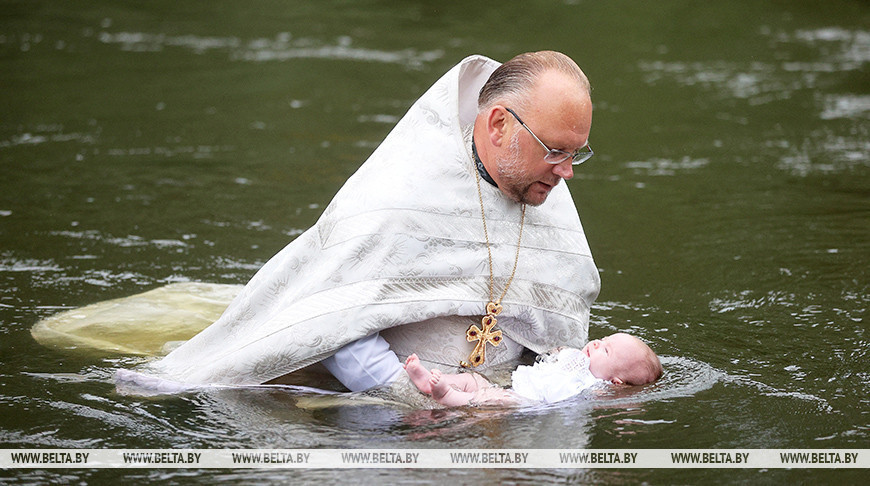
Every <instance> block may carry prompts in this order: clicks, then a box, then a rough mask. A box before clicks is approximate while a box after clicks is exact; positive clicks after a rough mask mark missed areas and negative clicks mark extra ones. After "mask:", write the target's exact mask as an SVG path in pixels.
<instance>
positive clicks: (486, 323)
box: [459, 149, 526, 368]
mask: <svg viewBox="0 0 870 486" xmlns="http://www.w3.org/2000/svg"><path fill="white" fill-rule="evenodd" d="M472 151H473V149H472ZM471 162H472V164H476V162H475V157H474V154H472V160H471ZM472 169H473V170H474V176H475V180H476V181H477V197H478V199H479V200H480V217H481V219H482V220H483V236H484V237H485V238H486V253H487V256H488V257H489V302H488V303H487V304H486V315H485V316H483V319H481V320H480V324H481V325H482V326H483V329H480V328H478V327H477V325H476V324H472V325H471V326H470V327H469V328H468V330H467V331H465V339H466V340H467V341H468V342H474V341H477V344H476V345H475V346H474V349H473V350H472V351H471V354H470V355H468V361H460V362H459V365H460V366H462V367H463V368H469V367H477V366H479V365H481V364H483V362H484V361H486V343H489V344H492V345H493V346H498V345H499V344H501V340H502V335H501V330H498V329H497V330H493V329H494V328H495V326H496V324H498V320H497V319H496V317H495V316H497V315H499V314H500V313H501V310H502V306H501V300H502V299H503V298H504V296H505V294H507V291H508V288H510V286H511V283H512V282H513V281H514V275H516V273H517V264H518V263H519V262H520V243H521V242H522V240H523V226H524V225H525V222H526V205H525V204H523V206H522V213H521V216H520V236H519V238H518V239H517V254H516V256H515V257H514V268H513V270H511V276H510V278H509V279H508V281H507V283H506V284H505V286H504V290H503V291H502V293H501V295H500V296H499V297H498V299H493V294H494V287H495V277H494V276H493V271H492V248H491V246H490V244H489V231H487V229H486V212H485V211H484V208H483V191H482V190H481V189H480V173H479V172H478V170H477V167H472Z"/></svg>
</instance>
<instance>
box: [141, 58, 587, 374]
mask: <svg viewBox="0 0 870 486" xmlns="http://www.w3.org/2000/svg"><path fill="white" fill-rule="evenodd" d="M591 123H592V101H591V97H590V87H589V82H588V80H587V78H586V76H585V75H584V74H583V72H582V71H581V70H580V68H579V67H577V65H576V64H575V63H574V61H572V60H571V59H570V58H569V57H567V56H565V55H564V54H561V53H557V52H552V51H542V52H534V53H526V54H521V55H519V56H517V57H515V58H513V59H511V60H510V61H508V62H506V63H504V64H501V65H500V64H499V63H497V62H495V61H493V60H491V59H488V58H485V57H482V56H471V57H468V58H466V59H464V60H463V61H462V62H460V63H459V64H458V65H456V66H455V67H453V68H452V69H451V70H450V71H448V72H447V73H446V74H445V75H444V76H442V77H441V79H439V80H438V81H437V82H436V83H435V84H434V85H433V86H432V87H431V88H430V89H429V90H428V91H426V93H425V94H423V96H422V97H421V98H420V99H418V100H417V101H416V102H415V103H414V105H413V106H412V107H411V108H410V109H409V110H408V112H407V113H406V114H405V116H404V117H402V119H401V120H400V121H399V122H398V124H397V125H396V127H395V128H394V129H393V130H392V131H391V132H390V134H389V135H388V136H387V138H386V139H385V140H384V141H383V143H382V144H381V145H380V146H379V147H378V148H377V150H375V151H374V153H372V155H371V156H370V157H369V159H368V160H367V161H366V162H365V163H364V164H363V165H362V166H361V167H360V168H359V170H358V171H357V172H356V173H355V174H354V175H353V176H351V177H350V178H349V179H348V181H347V182H346V183H345V185H344V186H343V187H342V188H341V190H340V191H339V192H338V193H337V194H336V196H335V198H334V199H333V201H332V202H331V203H330V204H329V206H328V207H327V208H326V210H325V211H324V213H323V215H322V216H321V217H320V219H319V220H318V221H317V223H316V224H315V225H314V226H313V227H311V228H310V229H309V230H308V231H306V232H305V233H303V234H302V235H300V236H299V237H298V238H297V239H296V240H294V241H293V242H291V243H290V244H289V245H287V246H286V247H285V248H284V249H283V250H281V251H280V252H279V253H278V254H276V255H275V256H274V257H272V259H270V260H269V261H268V262H267V263H266V264H265V265H264V266H263V268H262V269H260V270H259V271H258V272H257V273H256V275H254V277H253V278H252V279H251V281H250V282H248V284H247V285H245V287H244V289H242V291H241V292H240V293H239V294H238V296H236V298H235V299H234V300H233V301H232V303H231V304H230V306H229V307H228V308H227V309H226V311H225V312H224V313H223V314H222V315H221V317H220V318H219V319H218V320H217V321H215V322H214V323H213V324H212V325H210V326H209V327H208V328H206V329H205V330H203V331H202V332H201V333H199V334H198V335H196V336H194V337H193V338H192V339H190V340H189V341H187V342H186V343H185V344H183V345H181V346H180V347H179V348H177V349H175V350H174V351H173V352H171V353H170V354H168V355H167V356H165V357H164V358H162V359H160V360H158V361H156V362H154V363H152V364H151V369H152V372H154V373H157V374H159V375H160V376H161V377H163V378H166V379H169V380H172V381H176V382H182V383H188V384H239V385H245V384H260V383H265V382H269V381H274V380H278V379H280V378H281V377H282V376H284V375H287V374H290V373H293V372H294V371H297V370H299V369H301V368H304V367H307V366H309V365H312V364H313V363H317V362H322V363H323V364H324V365H325V366H326V368H327V369H328V370H329V371H330V372H332V373H333V374H334V375H335V376H336V377H337V378H338V379H339V381H341V382H342V383H343V384H344V385H345V386H346V387H347V388H348V389H350V390H353V391H358V390H365V389H369V388H372V387H376V386H379V385H385V384H388V383H391V382H392V381H394V380H396V379H397V378H399V377H401V376H403V374H404V373H403V370H402V365H401V361H402V360H404V359H405V358H406V357H407V356H408V355H410V354H412V353H416V354H417V355H418V356H419V357H420V359H421V360H422V361H423V363H424V364H425V365H429V366H433V367H436V366H437V367H439V368H441V369H446V370H458V369H462V368H468V369H474V370H475V371H480V372H483V373H487V371H488V370H495V369H497V368H499V367H506V366H513V365H514V364H515V363H516V361H517V359H518V358H519V356H520V355H521V354H522V352H523V351H524V350H526V349H528V350H531V351H533V352H536V353H542V352H545V351H547V350H549V349H551V348H554V347H556V346H560V345H567V346H573V347H578V348H581V347H582V346H583V344H584V343H585V341H586V339H587V331H588V323H589V311H590V306H591V304H592V302H593V301H594V299H595V298H596V296H597V294H598V290H599V283H600V281H599V276H598V271H597V268H596V266H595V264H594V262H593V260H592V255H591V252H590V250H589V245H588V243H587V241H586V237H585V234H584V232H583V228H582V226H581V224H580V218H579V216H578V213H577V209H576V207H575V205H574V202H573V199H572V198H571V195H570V193H569V191H568V188H567V186H566V185H565V184H562V183H561V181H562V179H565V180H567V179H570V178H571V177H572V176H573V169H574V165H577V164H579V163H582V162H584V161H585V160H587V159H589V157H591V156H592V150H591V148H590V146H589V132H590V128H591Z"/></svg>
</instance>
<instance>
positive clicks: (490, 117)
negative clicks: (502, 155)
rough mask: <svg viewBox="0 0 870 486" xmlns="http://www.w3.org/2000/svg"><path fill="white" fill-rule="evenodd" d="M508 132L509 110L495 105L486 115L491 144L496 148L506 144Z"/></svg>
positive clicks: (487, 131) (487, 132)
mask: <svg viewBox="0 0 870 486" xmlns="http://www.w3.org/2000/svg"><path fill="white" fill-rule="evenodd" d="M506 130H507V110H505V108H504V107H503V106H501V105H495V106H493V107H492V108H490V109H489V113H487V115H486V134H487V136H489V141H490V143H491V144H492V145H493V146H495V147H501V146H502V144H503V143H504V142H505V131H506Z"/></svg>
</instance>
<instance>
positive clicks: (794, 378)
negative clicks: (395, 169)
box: [0, 0, 870, 484]
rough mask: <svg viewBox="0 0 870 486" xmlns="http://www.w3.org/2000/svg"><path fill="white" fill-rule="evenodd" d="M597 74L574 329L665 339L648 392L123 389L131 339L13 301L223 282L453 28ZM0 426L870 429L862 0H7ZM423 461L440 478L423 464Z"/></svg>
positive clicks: (715, 438) (499, 439) (337, 435)
mask: <svg viewBox="0 0 870 486" xmlns="http://www.w3.org/2000/svg"><path fill="white" fill-rule="evenodd" d="M543 48H550V49H556V50H561V51H563V52H565V53H567V54H569V55H570V56H572V57H573V58H574V59H575V60H577V62H578V63H579V64H580V65H581V66H582V67H583V69H584V70H585V71H586V73H587V74H588V75H589V77H590V79H591V81H592V84H593V88H594V91H593V100H594V103H595V114H594V120H593V129H592V135H591V138H590V140H591V142H592V145H593V146H594V147H595V151H596V156H595V158H593V159H592V161H590V162H589V163H587V164H584V165H583V166H581V167H580V168H579V169H578V170H577V175H576V177H575V179H574V180H572V181H571V182H570V183H569V185H570V187H571V189H572V192H573V194H574V197H575V200H576V202H577V205H578V208H579V211H580V214H581V218H582V220H583V223H584V226H585V228H586V231H587V235H588V238H589V242H590V245H591V246H592V249H593V253H594V255H595V258H596V263H597V264H598V266H599V268H600V269H601V277H602V292H601V295H600V298H599V300H598V303H597V305H596V307H595V308H594V314H595V315H594V317H593V322H592V325H591V329H590V335H591V336H592V337H599V336H602V335H605V334H609V333H611V332H613V331H615V330H625V331H630V332H632V333H635V334H637V335H640V336H641V337H643V338H644V339H645V340H647V341H648V342H649V343H650V344H651V345H652V347H653V348H654V349H655V350H656V351H657V352H658V353H659V354H660V355H662V356H664V357H665V367H666V370H667V372H668V374H667V375H666V377H665V379H664V380H663V381H662V382H661V383H660V384H659V385H657V388H656V389H654V390H652V391H650V392H648V393H647V394H646V395H644V396H642V397H635V398H636V399H635V400H631V399H611V400H609V401H602V402H600V403H597V404H595V405H594V406H593V405H590V406H576V407H558V408H555V409H548V410H544V411H538V412H534V413H529V412H516V413H508V414H494V415H487V414H483V415H477V416H472V415H470V414H469V413H468V412H461V411H458V412H429V411H417V412H409V411H407V410H404V409H396V408H390V407H376V406H367V407H332V408H327V409H323V410H317V411H311V410H302V409H299V408H297V407H296V406H295V397H293V396H292V395H291V394H288V393H283V392H276V391H251V390H245V391H223V392H209V393H200V394H189V395H183V396H177V397H171V398H162V399H142V398H137V397H129V396H122V395H119V394H117V393H116V392H115V389H114V386H113V385H112V383H111V382H110V381H109V379H108V377H109V370H110V369H112V368H113V367H116V366H119V365H123V366H126V365H129V364H130V363H131V362H132V360H131V358H129V357H123V356H120V357H119V356H114V357H111V358H106V357H104V356H94V355H89V354H87V353H83V352H76V351H63V350H57V349H48V348H44V347H42V346H40V345H39V344H37V343H36V342H35V341H34V340H33V339H32V338H31V336H30V332H29V330H30V327H31V326H32V325H33V324H34V322H36V321H37V320H38V319H40V318H42V317H45V316H48V315H51V314H53V313H56V312H58V311H60V310H63V309H69V308H74V307H79V306H82V305H86V304H90V303H93V302H98V301H103V300H107V299H110V298H116V297H122V296H127V295H132V294H134V293H138V292H141V291H144V290H148V289H151V288H155V287H158V286H161V285H163V284H165V283H168V282H173V281H186V280H193V281H207V282H221V283H244V282H246V281H247V279H248V278H249V277H250V276H251V275H252V274H253V273H254V271H255V270H256V269H257V268H259V266H260V265H262V264H263V263H264V262H265V261H266V260H267V259H268V258H269V257H270V256H271V255H273V254H274V253H275V252H276V251H278V250H279V249H280V248H282V247H283V246H284V245H285V244H286V243H287V242H288V241H290V240H292V239H293V238H294V237H295V236H296V235H298V234H299V233H300V232H301V231H302V230H304V229H306V228H307V227H308V226H310V225H311V224H312V223H313V222H314V221H315V220H316V218H317V217H318V216H319V214H320V212H321V211H322V209H323V208H324V207H325V205H326V204H327V203H328V202H329V200H330V199H331V197H332V195H333V194H334V193H335V192H336V191H337V190H338V188H339V187H340V186H341V184H342V182H343V181H344V180H345V179H346V178H347V177H348V176H349V175H350V174H352V173H353V172H354V170H356V168H357V167H358V166H359V164H360V163H361V162H362V161H363V160H365V158H366V157H367V156H368V154H369V153H371V151H372V150H373V149H374V147H376V146H377V145H378V143H379V142H380V141H381V140H382V139H383V137H384V136H385V135H386V134H387V133H388V131H389V130H390V128H391V127H392V125H393V123H394V122H395V121H396V120H397V119H398V118H399V117H400V116H401V115H402V114H403V113H404V111H405V110H406V109H407V107H408V106H410V104H411V103H412V102H413V101H414V100H415V99H416V98H417V97H418V96H419V95H420V94H421V93H422V92H423V91H424V90H425V89H426V88H427V87H428V86H429V85H430V84H431V83H432V82H434V81H435V80H436V79H437V78H438V77H439V76H440V75H441V74H442V73H443V72H444V71H446V70H447V69H449V68H450V67H451V66H452V65H454V64H455V63H456V62H458V61H459V60H461V59H462V58H463V57H465V56H466V55H468V54H472V53H480V54H485V55H488V56H490V57H493V58H495V59H499V60H506V59H508V58H509V57H511V56H512V55H514V54H516V53H519V52H523V51H528V50H537V49H543ZM0 90H2V95H0V100H2V105H0V169H2V178H0V281H2V285H0V448H38V447H61V448H77V447H87V448H133V447H155V448H164V447H166V448H168V447H192V448H230V447H238V448H309V447H365V448H378V447H389V448H394V447H409V448H425V447H435V448H443V447H450V448H454V447H455V448H477V447H491V448H496V447H497V448H525V447H529V445H530V444H533V445H534V446H535V447H544V448H584V447H588V448H597V449H606V448H865V449H866V448H868V447H870V440H868V438H870V398H868V397H870V366H868V356H867V355H868V350H870V336H868V335H867V323H866V310H867V307H868V303H870V297H868V285H870V280H868V271H867V268H868V266H870V7H868V5H867V4H866V3H864V2H860V1H846V0H832V1H825V2H821V1H818V2H816V1H792V2H780V1H769V2H758V1H733V2H688V1H663V2H643V3H642V2H628V1H610V2H601V1H564V2H556V1H547V2H544V1H528V2H512V3H501V4H498V5H494V4H493V5H491V4H489V3H483V2H481V3H475V4H470V2H450V1H442V2H377V1H360V2H339V1H321V2H277V1H272V2H225V1H217V2H207V3H203V2H188V1H171V2H170V1H150V2H133V1H114V2H108V1H106V2H93V1H82V2H74V3H73V2H63V1H19V2H10V1H0ZM121 476H125V477H128V478H132V480H134V481H135V482H137V483H145V482H150V481H155V482H156V481H161V480H162V481H168V482H178V483H197V482H199V483H203V484H211V483H215V482H218V481H220V482H229V483H233V482H239V483H260V482H264V481H273V482H296V481H312V482H313V481H326V482H327V483H333V482H338V481H343V480H347V479H348V478H353V479H355V480H357V481H363V482H373V481H376V480H382V481H388V482H406V483H417V482H419V483H425V482H427V481H429V480H430V478H432V477H433V475H432V472H431V471H413V470H407V471H401V470H397V471H328V470H312V471H296V472H283V471H279V472H274V471H246V470H227V471H201V472H197V471H194V472H190V471H179V472H174V471H171V470H166V471H161V470H142V471H138V470H132V471H111V470H100V471H88V470H67V471H56V472H50V471H38V470H37V471H27V470H19V471H0V482H9V483H13V484H14V483H22V484H24V483H46V482H50V481H54V482H60V483H78V482H104V481H105V482H109V481H113V482H114V481H115V480H116V478H118V477H121ZM446 479H447V480H451V481H454V482H457V483H459V484H463V483H466V482H470V481H474V480H480V481H483V482H485V483H491V482H497V481H507V480H512V481H514V482H515V483H519V484H526V483H528V484H541V483H562V484H565V483H582V482H596V483H602V484H626V483H628V484H634V483H638V482H648V483H651V484H667V483H681V484H695V483H750V484H757V483H771V484H775V483H789V484H791V483H830V482H839V483H844V484H852V483H860V482H862V479H866V474H865V473H863V471H856V470H837V471H830V470H797V471H789V470H763V471H759V470H745V471H744V470H724V471H723V470H706V469H699V470H668V469H659V470H622V471H608V470H589V471H582V470H574V471H571V470H563V471H501V470H459V471H455V472H450V473H448V475H447V478H446ZM440 480H441V477H440V476H439V481H440Z"/></svg>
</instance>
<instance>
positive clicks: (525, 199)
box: [496, 132, 558, 206]
mask: <svg viewBox="0 0 870 486" xmlns="http://www.w3.org/2000/svg"><path fill="white" fill-rule="evenodd" d="M519 135H520V132H514V134H513V136H512V137H511V140H510V144H509V145H508V153H507V154H506V155H504V156H503V157H499V158H497V159H496V162H497V164H498V165H497V171H498V176H499V182H501V185H500V186H499V188H501V190H502V192H503V193H504V194H505V195H506V196H507V197H509V198H511V199H512V200H514V201H516V202H518V203H523V204H528V205H529V206H540V205H541V204H543V203H544V201H546V200H547V196H546V195H545V196H544V198H543V199H541V200H537V199H534V200H533V199H532V198H531V196H530V192H531V191H530V189H531V187H532V184H534V183H535V182H536V181H535V180H529V177H528V175H527V173H526V171H525V170H524V167H523V161H522V156H521V153H520V136H519ZM556 184H558V181H557V182H556ZM554 185H555V184H554Z"/></svg>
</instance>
